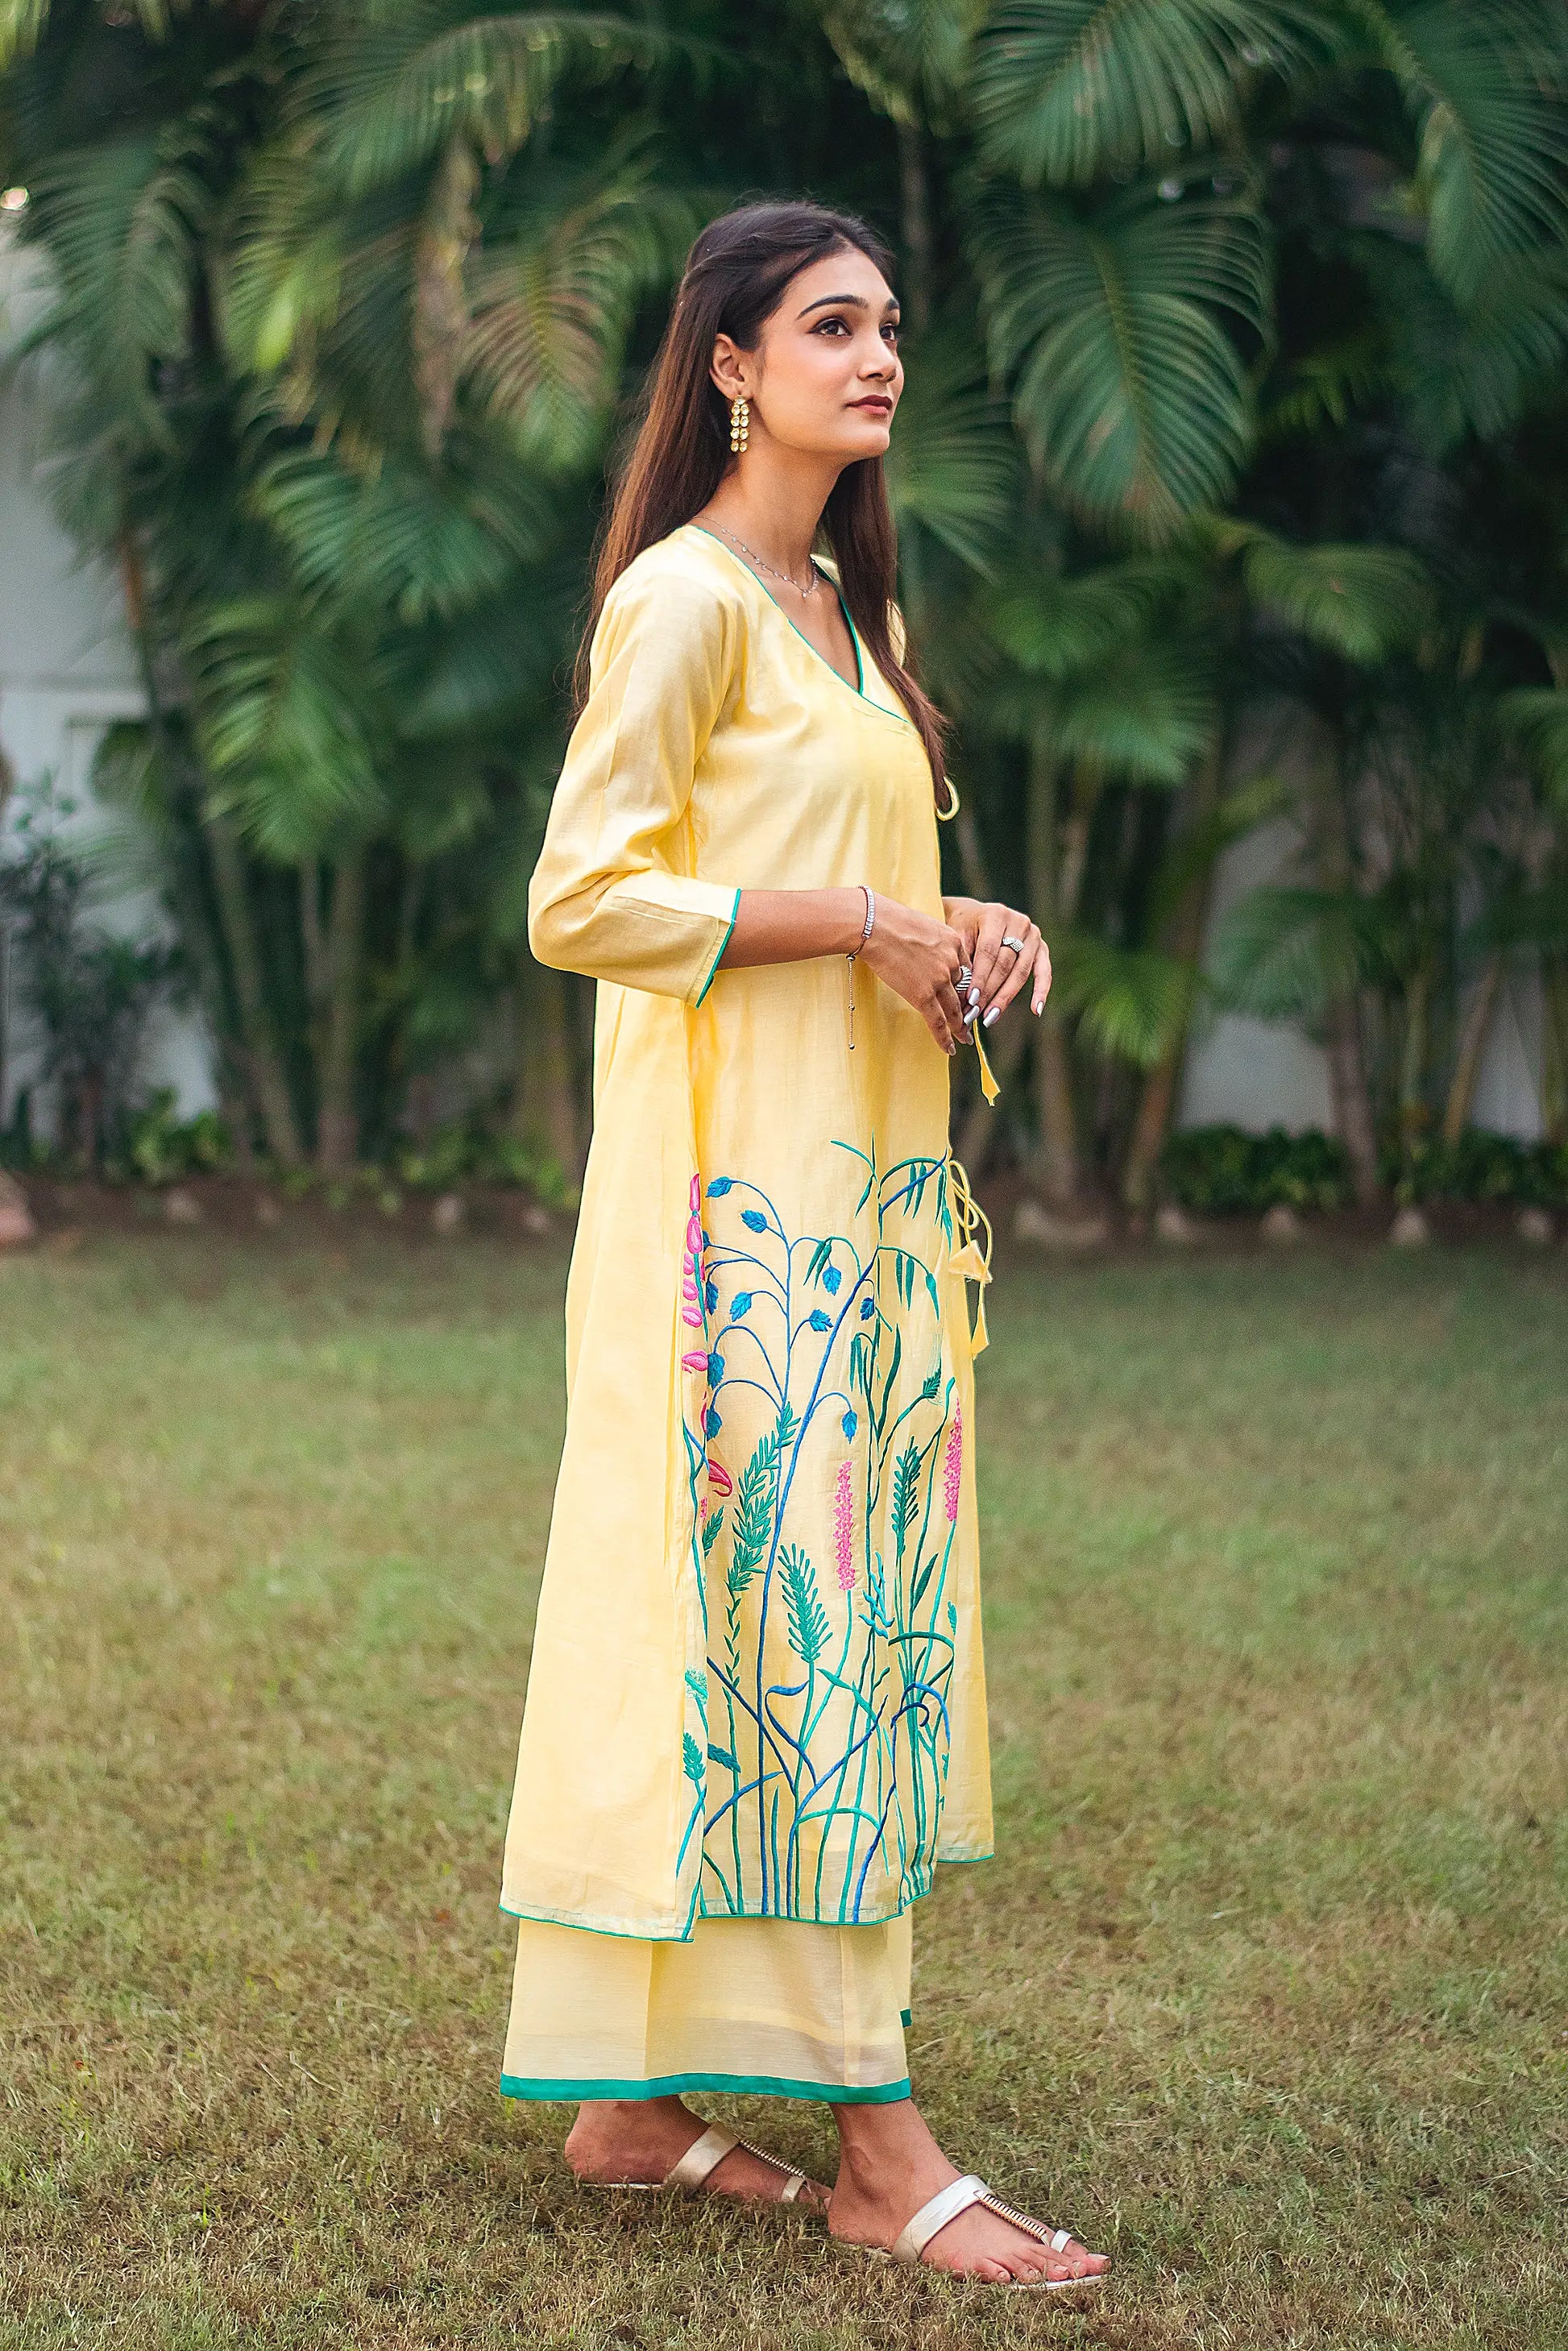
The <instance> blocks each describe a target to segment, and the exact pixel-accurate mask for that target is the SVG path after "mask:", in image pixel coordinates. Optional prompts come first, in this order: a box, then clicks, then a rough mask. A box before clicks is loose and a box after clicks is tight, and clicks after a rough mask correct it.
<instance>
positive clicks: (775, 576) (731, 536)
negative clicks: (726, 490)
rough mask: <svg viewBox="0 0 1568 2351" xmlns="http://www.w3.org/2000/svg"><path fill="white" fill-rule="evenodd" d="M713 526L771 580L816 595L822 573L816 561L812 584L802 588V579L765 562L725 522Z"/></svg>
mask: <svg viewBox="0 0 1568 2351" xmlns="http://www.w3.org/2000/svg"><path fill="white" fill-rule="evenodd" d="M713 528H715V530H716V531H717V533H718V535H719V537H720V538H727V539H728V541H729V543H730V545H731V547H738V548H739V549H740V551H741V553H742V555H745V556H749V558H750V559H751V561H752V562H753V563H755V564H756V566H757V569H758V571H766V572H767V574H768V578H769V579H770V580H782V581H783V582H784V585H785V586H786V588H793V590H795V593H796V595H797V596H802V597H804V596H814V595H815V594H816V592H817V590H818V589H819V587H820V586H821V580H822V575H821V572H820V571H819V570H818V569H817V567H816V565H815V564H814V563H813V564H812V566H811V584H810V587H809V588H802V587H801V585H800V581H799V580H791V579H790V577H789V573H788V572H787V571H776V570H775V569H774V568H773V566H772V564H771V563H764V561H763V560H762V558H761V556H760V555H758V552H757V549H755V548H754V547H747V544H746V541H745V540H744V539H743V538H737V537H736V535H735V533H734V531H732V530H726V528H725V527H724V525H723V523H721V522H716V523H715V524H714V526H713Z"/></svg>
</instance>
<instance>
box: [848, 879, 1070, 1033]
mask: <svg viewBox="0 0 1568 2351" xmlns="http://www.w3.org/2000/svg"><path fill="white" fill-rule="evenodd" d="M942 904H943V905H944V907H945V908H946V914H947V920H948V922H949V923H950V924H951V925H952V927H953V929H954V930H956V932H957V934H958V935H959V937H960V938H961V939H962V940H963V942H964V956H963V960H964V961H965V962H966V963H967V965H968V966H969V967H970V977H969V984H968V986H967V987H966V988H965V990H964V1017H965V1019H967V1020H980V1021H983V1022H984V1024H985V1026H986V1027H987V1028H989V1027H990V1026H991V1023H992V1022H993V1021H994V1020H995V1019H996V1018H997V1016H998V1013H999V1012H1001V1011H1003V1010H1004V1009H1005V1008H1006V1007H1007V1006H1008V1005H1009V1004H1010V1003H1011V1002H1012V1000H1013V998H1014V997H1015V996H1016V995H1017V994H1018V992H1019V988H1020V987H1023V986H1024V984H1025V982H1026V981H1027V982H1029V983H1030V1011H1031V1012H1043V1011H1044V1009H1045V999H1046V998H1047V997H1048V996H1049V995H1050V993H1051V949H1050V948H1049V947H1048V946H1046V944H1045V941H1044V940H1043V939H1042V938H1041V937H1040V925H1039V924H1038V923H1031V922H1030V918H1029V916H1028V915H1027V914H1019V910H1018V908H1017V907H1016V906H1004V905H1003V904H1002V903H1001V901H1000V900H999V899H996V898H944V899H943V901H942ZM873 935H874V934H873ZM1007 939H1017V940H1018V941H1019V946H1017V947H1016V948H1015V947H1010V946H1005V945H1004V944H1003V942H1004V940H1007Z"/></svg>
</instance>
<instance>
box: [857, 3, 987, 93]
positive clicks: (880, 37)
mask: <svg viewBox="0 0 1568 2351" xmlns="http://www.w3.org/2000/svg"><path fill="white" fill-rule="evenodd" d="M985 13H986V0H831V5H828V6H827V7H825V8H824V9H823V10H822V11H821V22H822V30H823V32H824V33H825V34H826V35H827V37H828V38H829V40H830V41H831V43H832V46H833V48H834V49H835V51H836V52H837V54H838V57H839V60H840V63H841V65H842V67H843V68H844V71H845V72H846V73H847V74H848V75H849V77H850V79H851V80H852V82H853V83H854V84H855V86H856V87H857V89H862V90H863V91H864V92H865V95H866V96H867V98H869V99H871V102H872V104H873V106H875V107H877V108H879V109H880V110H881V111H882V112H883V114H886V115H891V116H892V118H893V119H894V121H898V122H914V121H917V120H919V118H920V115H921V113H922V112H923V111H925V112H933V111H935V112H938V113H941V112H945V111H946V110H947V109H948V108H949V107H950V106H951V105H952V104H953V102H954V100H955V99H956V97H957V95H958V93H959V91H960V89H962V87H963V85H964V83H965V80H966V78H967V68H968V63H969V47H970V43H971V42H972V40H973V38H974V36H975V32H976V29H977V26H979V24H980V23H981V21H982V20H983V18H984V16H985Z"/></svg>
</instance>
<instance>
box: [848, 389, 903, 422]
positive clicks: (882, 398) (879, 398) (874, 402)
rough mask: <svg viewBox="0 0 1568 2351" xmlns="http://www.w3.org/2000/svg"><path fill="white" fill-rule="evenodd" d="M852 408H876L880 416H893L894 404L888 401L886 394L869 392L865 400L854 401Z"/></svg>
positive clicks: (851, 404)
mask: <svg viewBox="0 0 1568 2351" xmlns="http://www.w3.org/2000/svg"><path fill="white" fill-rule="evenodd" d="M850 406H851V407H852V408H874V409H875V411H876V413H877V414H878V415H879V416H891V415H892V413H893V402H892V401H891V400H889V399H888V397H887V395H886V393H885V392H868V393H867V394H866V397H865V398H864V399H863V400H852V401H851V402H850Z"/></svg>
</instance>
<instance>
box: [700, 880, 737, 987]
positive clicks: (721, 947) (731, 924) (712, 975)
mask: <svg viewBox="0 0 1568 2351" xmlns="http://www.w3.org/2000/svg"><path fill="white" fill-rule="evenodd" d="M739 912H740V892H739V890H738V889H737V891H736V893H735V904H734V905H733V906H732V907H731V909H730V914H729V921H728V923H727V925H726V926H725V934H724V936H723V938H722V939H720V941H719V943H718V953H717V955H716V956H715V957H714V959H713V963H712V965H711V966H710V967H709V970H708V976H707V977H706V979H705V980H704V982H703V984H702V987H701V988H700V989H699V990H698V992H697V994H696V995H695V996H694V997H693V998H692V1009H693V1011H694V1012H695V1009H696V1008H697V1006H698V1005H699V1004H700V1003H701V1002H702V1000H703V998H704V997H705V996H706V994H707V992H708V989H709V988H710V987H712V986H713V984H714V981H715V980H716V978H717V977H718V967H719V964H720V962H721V961H722V960H723V956H724V951H725V949H726V947H727V946H728V945H729V940H730V933H731V932H732V931H733V930H734V928H735V923H736V916H737V914H739Z"/></svg>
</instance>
